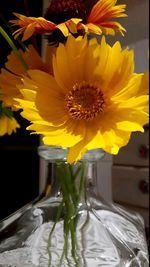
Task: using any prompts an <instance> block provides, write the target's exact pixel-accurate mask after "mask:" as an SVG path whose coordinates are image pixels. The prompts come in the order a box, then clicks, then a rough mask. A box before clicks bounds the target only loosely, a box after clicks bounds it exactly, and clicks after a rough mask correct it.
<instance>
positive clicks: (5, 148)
mask: <svg viewBox="0 0 150 267" xmlns="http://www.w3.org/2000/svg"><path fill="white" fill-rule="evenodd" d="M48 3H49V0H45V1H42V0H38V1H37V0H30V1H23V0H20V1H17V0H13V1H10V0H5V1H3V0H1V1H0V15H1V16H0V25H2V26H3V27H4V28H5V29H6V30H9V29H8V28H7V25H6V24H5V19H6V20H10V19H12V12H18V13H22V14H26V15H30V16H41V15H42V13H43V10H45V9H46V7H47V5H48ZM118 3H120V4H121V3H125V4H127V14H128V18H127V19H126V18H124V19H122V20H121V23H122V24H123V26H124V27H125V28H126V30H127V33H126V35H125V38H123V37H121V36H120V35H116V36H115V37H107V38H106V39H107V41H108V42H110V43H114V42H115V41H116V40H118V39H119V40H120V42H121V44H122V46H123V47H124V46H129V47H131V48H134V51H135V72H138V73H139V72H144V71H146V70H148V67H149V66H148V62H149V52H148V49H149V23H148V22H149V13H148V12H149V11H148V10H149V1H148V0H142V1H141V0H124V1H123V0H118ZM42 44H43V41H42V40H41V39H40V37H39V39H38V49H39V51H40V52H42ZM9 51H10V48H9V46H8V45H7V44H6V42H5V40H3V38H2V37H1V36H0V67H3V65H4V63H5V61H6V57H7V54H8V53H9ZM15 115H16V117H17V119H18V120H19V122H20V124H21V125H22V127H21V129H19V130H18V131H17V133H16V134H12V135H11V136H7V135H6V136H3V137H0V219H3V218H4V217H6V216H8V215H9V214H11V213H12V212H14V211H15V210H17V209H19V208H20V207H22V206H23V205H25V204H26V203H28V202H30V201H32V200H33V199H34V198H35V197H36V196H37V195H38V194H39V193H40V192H42V190H43V188H44V176H43V175H45V165H44V163H43V162H42V160H39V156H38V153H37V148H38V146H39V144H40V139H39V136H36V135H30V134H29V132H27V131H25V128H26V126H27V125H28V122H27V121H26V120H24V119H22V118H21V117H20V115H19V113H16V114H15ZM148 135H149V125H145V133H144V134H141V133H135V134H133V135H132V138H131V140H130V142H129V144H128V145H127V146H126V147H125V148H122V149H121V150H120V152H119V154H118V155H117V156H111V155H106V157H105V159H104V160H103V162H102V163H101V165H100V172H99V173H100V176H102V177H103V178H101V179H100V183H99V188H98V190H99V192H100V194H102V195H103V196H104V197H105V198H106V199H107V200H109V201H110V200H113V201H114V202H116V203H119V204H121V205H123V206H126V207H128V208H130V209H133V210H136V211H138V212H139V213H140V214H141V215H142V216H143V219H144V221H145V226H146V231H147V233H148V231H149V227H148V225H149V206H148V198H149V181H148V176H149V175H148V173H149V172H148V170H149V165H148V162H149V138H148Z"/></svg>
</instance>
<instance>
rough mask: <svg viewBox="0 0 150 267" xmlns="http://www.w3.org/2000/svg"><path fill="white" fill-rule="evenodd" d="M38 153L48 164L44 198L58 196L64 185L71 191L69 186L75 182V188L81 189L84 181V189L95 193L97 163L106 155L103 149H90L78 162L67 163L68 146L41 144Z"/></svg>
mask: <svg viewBox="0 0 150 267" xmlns="http://www.w3.org/2000/svg"><path fill="white" fill-rule="evenodd" d="M38 153H39V156H40V157H41V158H42V159H44V160H45V161H46V165H47V166H46V186H45V189H44V191H43V193H42V196H41V197H42V198H43V197H44V198H45V199H48V198H49V197H50V198H51V197H52V196H54V197H58V196H59V195H60V194H61V193H60V192H61V190H62V186H64V187H66V188H67V190H68V191H69V190H70V188H69V187H67V186H70V184H71V185H72V184H73V183H74V182H75V183H74V187H75V188H74V190H76V189H77V191H78V190H79V191H80V190H81V189H79V187H81V183H83V182H84V190H89V189H90V190H92V192H93V193H94V189H95V188H96V187H97V163H98V162H99V160H100V159H101V158H103V156H104V155H105V153H104V151H103V150H101V149H93V150H88V151H87V152H86V153H85V154H84V157H83V158H82V159H81V160H80V161H78V162H77V163H76V164H69V163H67V153H68V149H67V148H61V147H52V146H45V145H44V146H39V148H38ZM65 180H66V184H64V185H63V184H62V183H63V182H64V181H65ZM73 180H74V181H73ZM82 180H83V181H82ZM82 186H83V185H82ZM73 193H74V192H73ZM80 194H81V192H80ZM82 195H83V194H82Z"/></svg>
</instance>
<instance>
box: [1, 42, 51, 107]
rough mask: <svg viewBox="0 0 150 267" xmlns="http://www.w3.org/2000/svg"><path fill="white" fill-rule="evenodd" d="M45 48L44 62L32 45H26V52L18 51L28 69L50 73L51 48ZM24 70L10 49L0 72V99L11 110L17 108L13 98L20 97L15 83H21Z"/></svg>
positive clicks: (24, 73)
mask: <svg viewBox="0 0 150 267" xmlns="http://www.w3.org/2000/svg"><path fill="white" fill-rule="evenodd" d="M46 50H47V52H46V54H47V56H46V59H45V62H42V59H41V58H40V56H39V54H38V53H37V51H36V50H35V49H34V47H33V46H32V45H30V46H29V47H28V50H27V51H26V52H23V51H20V53H21V56H22V58H23V59H24V61H25V62H26V64H27V66H28V68H29V69H35V68H36V69H40V70H43V71H45V72H49V73H52V66H51V57H52V55H51V53H50V51H51V50H50V49H49V46H47V48H46ZM26 71H27V70H26V69H25V68H24V66H23V65H22V63H21V62H20V61H19V60H18V58H17V57H16V55H15V53H14V52H13V51H12V52H11V54H10V55H9V56H8V58H7V62H6V64H5V68H2V69H1V73H0V89H1V91H2V93H1V94H0V100H2V101H3V103H4V104H5V105H6V106H7V107H11V108H12V109H13V110H16V109H18V108H19V107H17V106H16V101H15V100H14V98H16V97H22V95H21V93H20V91H19V89H18V88H17V85H19V84H21V83H22V82H21V80H22V77H23V76H24V75H26V73H27V72H26Z"/></svg>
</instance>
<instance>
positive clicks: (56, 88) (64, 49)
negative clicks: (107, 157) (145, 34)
mask: <svg viewBox="0 0 150 267" xmlns="http://www.w3.org/2000/svg"><path fill="white" fill-rule="evenodd" d="M53 72H54V75H50V74H48V73H46V72H43V71H40V70H29V71H28V75H29V76H30V78H27V77H26V78H24V86H22V89H21V93H22V95H23V98H24V99H18V101H19V104H20V106H21V108H23V112H22V116H23V117H25V118H26V119H28V120H30V121H31V123H32V124H31V125H30V126H29V127H28V129H29V130H33V131H35V132H36V133H38V134H42V135H43V136H44V137H43V141H44V143H45V144H47V145H54V146H62V147H68V148H69V153H68V158H67V160H68V162H70V163H73V162H76V161H77V160H79V159H80V158H81V157H82V156H83V154H84V152H85V151H86V150H89V149H94V148H102V149H104V150H105V151H106V152H108V153H111V154H117V153H118V151H119V149H120V148H121V147H122V146H125V145H126V144H127V143H128V141H129V138H130V135H131V132H134V131H141V132H143V131H144V129H143V125H144V124H146V123H147V122H148V110H147V109H148V95H147V92H148V83H147V74H136V73H134V59H133V51H129V50H128V48H126V49H124V50H122V49H121V46H120V43H119V42H116V43H115V44H114V45H113V46H112V47H111V46H109V45H108V44H107V43H106V42H105V39H104V38H102V41H101V44H98V43H97V41H96V39H91V40H90V41H87V39H86V38H81V37H78V38H76V39H75V38H74V37H72V36H69V37H68V39H67V42H66V44H65V45H63V44H60V45H59V47H58V48H57V50H56V56H54V57H53Z"/></svg>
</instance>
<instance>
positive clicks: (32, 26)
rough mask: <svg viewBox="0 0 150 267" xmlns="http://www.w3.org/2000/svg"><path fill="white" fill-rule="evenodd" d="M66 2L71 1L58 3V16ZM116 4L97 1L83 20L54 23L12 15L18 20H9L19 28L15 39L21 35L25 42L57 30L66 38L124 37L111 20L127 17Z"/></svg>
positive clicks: (113, 0) (107, 0) (76, 19)
mask: <svg viewBox="0 0 150 267" xmlns="http://www.w3.org/2000/svg"><path fill="white" fill-rule="evenodd" d="M68 1H71V0H67V1H66V0H63V1H62V2H61V3H62V4H60V3H59V6H61V5H62V6H61V7H62V11H60V15H61V12H63V11H64V10H65V8H64V5H65V4H66V5H67V7H68ZM57 2H58V0H56V1H55V2H54V4H55V5H56V4H57ZM116 2H117V0H99V1H98V2H97V3H96V4H95V5H94V6H93V7H92V8H91V10H90V13H89V15H87V16H85V14H84V15H83V16H84V17H83V18H82V17H79V18H76V17H74V18H72V17H70V18H69V19H67V20H65V19H64V21H62V22H61V23H54V22H52V21H49V20H46V19H44V18H43V17H38V18H34V17H26V16H23V15H20V14H17V13H14V14H15V16H16V17H18V19H16V20H11V23H13V25H15V26H19V27H20V28H19V29H18V30H16V31H15V32H14V35H15V37H18V36H19V35H20V34H23V39H22V40H23V41H24V40H27V39H28V38H29V37H31V36H32V35H33V34H38V33H40V34H42V33H52V32H54V31H55V30H58V29H59V30H60V31H61V32H62V33H63V35H64V36H65V37H67V36H68V35H69V33H73V34H75V33H78V34H83V33H84V32H86V33H90V32H91V33H95V34H98V35H101V34H102V33H105V34H111V35H114V34H115V32H120V33H121V34H122V35H124V32H125V29H124V28H123V27H122V26H121V24H120V23H118V22H116V21H113V20H112V19H114V18H119V17H126V16H127V15H126V14H125V13H124V11H125V7H126V5H116ZM54 4H53V5H54ZM50 5H51V4H50ZM70 7H71V5H70ZM50 8H51V6H50V7H49V8H48V9H49V10H50ZM82 8H83V7H82ZM75 11H76V10H75ZM68 13H69V11H68ZM87 13H88V10H87ZM54 15H55V14H54ZM57 15H58V12H57ZM70 15H72V12H70ZM74 15H75V16H76V15H77V12H74Z"/></svg>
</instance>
